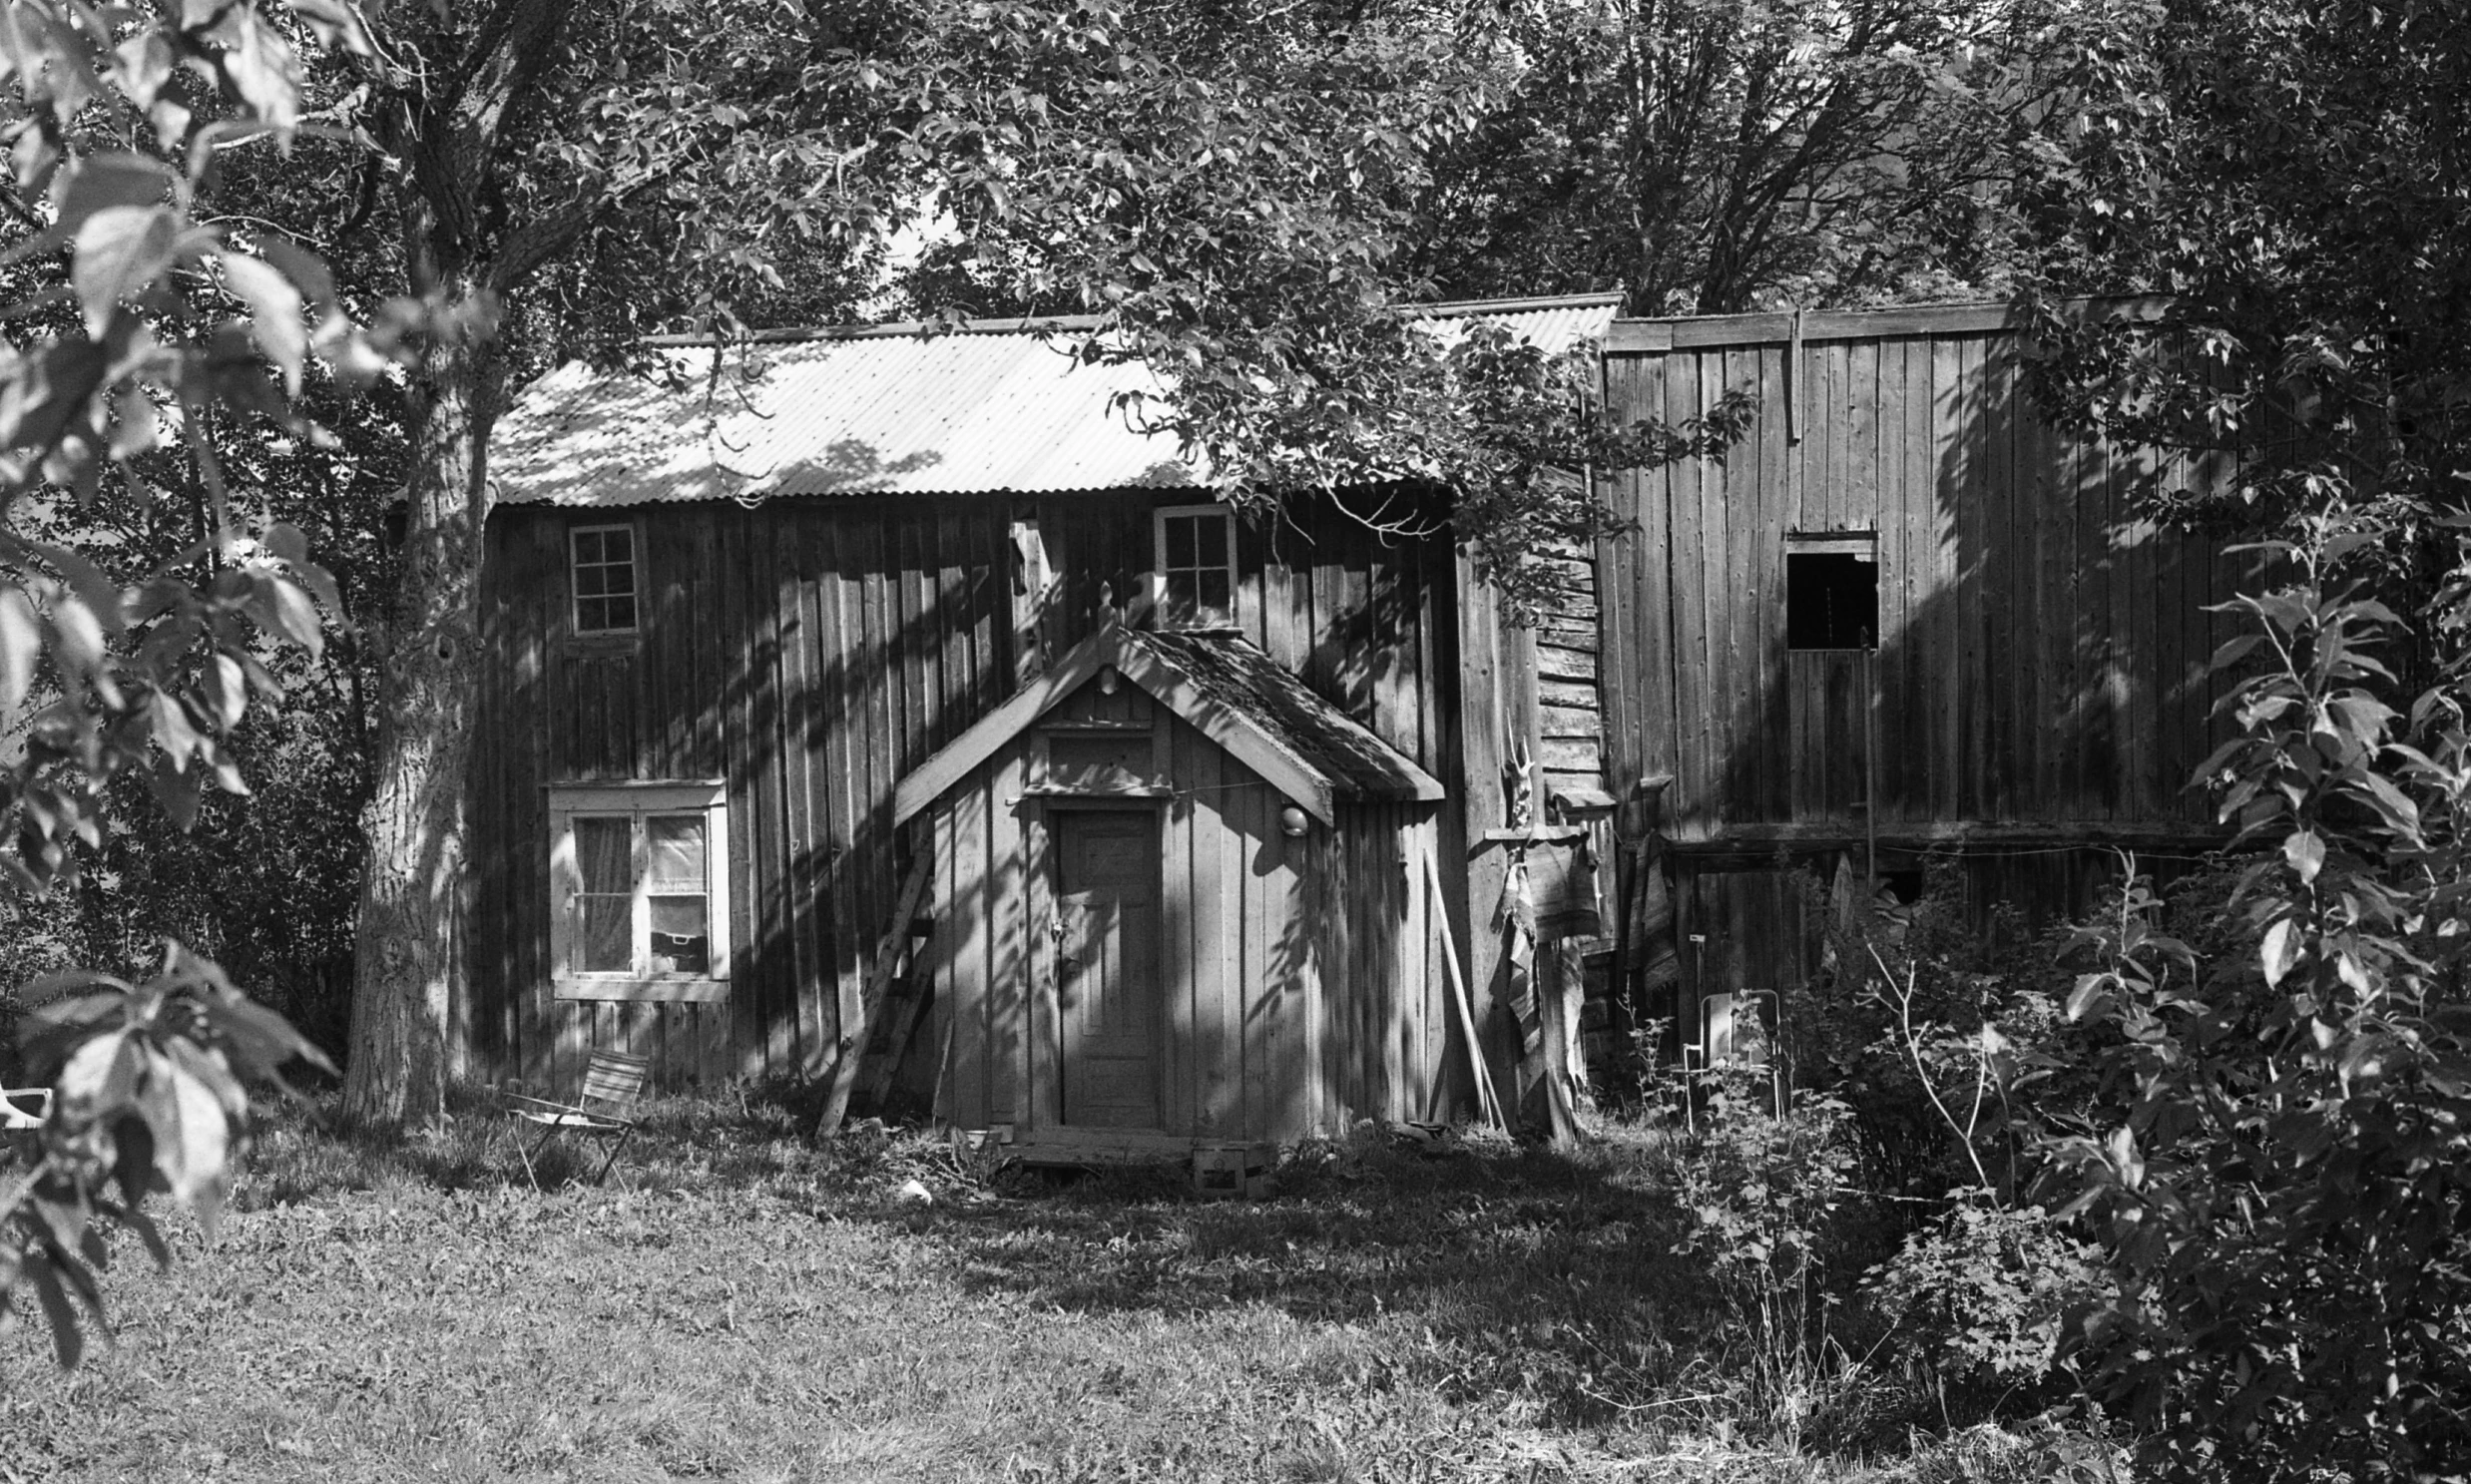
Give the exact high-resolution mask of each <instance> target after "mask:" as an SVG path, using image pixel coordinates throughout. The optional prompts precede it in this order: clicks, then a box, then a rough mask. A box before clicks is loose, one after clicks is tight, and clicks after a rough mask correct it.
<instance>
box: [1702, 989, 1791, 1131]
mask: <svg viewBox="0 0 2471 1484" xmlns="http://www.w3.org/2000/svg"><path fill="white" fill-rule="evenodd" d="M1775 1013H1776V994H1775V991H1774V990H1771V989H1744V990H1737V991H1728V990H1720V991H1717V992H1716V993H1713V994H1709V995H1705V996H1702V997H1701V999H1700V1001H1699V1044H1698V1045H1696V1046H1691V1045H1685V1046H1684V1047H1683V1048H1682V1070H1683V1072H1684V1073H1685V1074H1705V1073H1710V1072H1718V1071H1725V1070H1729V1069H1730V1070H1738V1071H1742V1072H1749V1073H1753V1074H1755V1073H1760V1072H1764V1073H1766V1074H1767V1081H1768V1088H1767V1111H1768V1112H1769V1113H1771V1114H1772V1113H1775V1112H1777V1111H1779V1110H1780V1109H1781V1108H1782V1107H1783V1106H1784V1068H1783V1066H1782V1065H1781V1064H1779V1063H1778V1062H1777V1061H1776V1060H1775V1059H1774V1058H1773V1057H1771V1056H1770V1055H1769V1054H1768V1053H1769V1050H1770V1047H1769V1045H1768V1040H1769V1037H1768V1030H1767V1023H1768V1021H1769V1019H1770V1018H1771V1017H1773V1016H1774V1014H1775ZM1694 1064H1696V1065H1694ZM1692 1101H1693V1103H1694V1104H1696V1102H1697V1099H1696V1098H1694V1099H1693V1100H1692ZM1692 1123H1693V1126H1694V1127H1696V1126H1697V1117H1696V1112H1695V1110H1694V1111H1693V1114H1692Z"/></svg>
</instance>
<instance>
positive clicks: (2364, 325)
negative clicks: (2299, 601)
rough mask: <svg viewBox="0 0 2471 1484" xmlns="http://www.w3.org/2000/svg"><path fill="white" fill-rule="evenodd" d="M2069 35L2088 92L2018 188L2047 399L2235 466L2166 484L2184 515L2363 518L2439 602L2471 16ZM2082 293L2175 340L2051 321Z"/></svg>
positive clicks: (2073, 94)
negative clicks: (2114, 303)
mask: <svg viewBox="0 0 2471 1484" xmlns="http://www.w3.org/2000/svg"><path fill="white" fill-rule="evenodd" d="M2068 41H2069V46H2068V49H2067V51H2066V52H2065V53H2064V54H2062V55H2058V56H2055V57H2054V59H2053V65H2054V67H2055V68H2056V69H2057V70H2058V72H2059V73H2060V75H2061V76H2062V77H2063V79H2064V87H2065V89H2066V92H2067V96H2068V97H2069V99H2070V101H2071V104H2070V106H2069V107H2067V108H2065V109H2061V110H2058V111H2056V112H2055V113H2053V114H2052V115H2050V116H2049V118H2048V120H2047V123H2046V124H2045V126H2044V127H2043V128H2042V129H2041V130H2040V131H2039V135H2038V138H2037V139H2036V140H2035V141H2034V142H2033V144H2032V146H2031V148H2030V150H2029V153H2028V154H2027V156H2026V159H2027V162H2028V171H2027V174H2026V179H2025V183H2024V187H2023V191H2024V199H2025V202H2026V217H2027V220H2028V221H2029V222H2030V223H2031V232H2032V236H2033V240H2034V247H2033V259H2034V261H2035V264H2036V272H2035V274H2034V280H2033V283H2032V285H2031V286H2032V287H2033V289H2034V291H2035V294H2036V295H2037V296H2038V297H2039V298H2040V300H2041V303H2042V308H2043V312H2042V315H2041V318H2040V322H2039V330H2040V336H2041V338H2042V340H2043V342H2044V350H2045V355H2046V358H2045V359H2043V360H2042V361H2040V362H2039V363H2038V364H2037V365H2036V367H2035V370H2036V373H2037V375H2038V377H2039V381H2040V388H2041V394H2042V396H2043V398H2044V400H2045V401H2046V403H2047V404H2048V405H2050V406H2052V407H2053V408H2055V409H2057V410H2059V411H2060V412H2062V413H2064V414H2067V415H2069V416H2071V417H2074V418H2076V419H2079V420H2082V421H2085V422H2089V423H2091V424H2093V425H2095V426H2099V427H2101V428H2104V429H2105V430H2106V431H2107V432H2108V433H2109V434H2110V435H2111V436H2113V437H2115V438H2117V439H2119V440H2121V441H2124V442H2130V443H2145V444H2151V445H2154V446H2159V447H2165V448H2177V449H2184V450H2191V451H2195V452H2199V453H2204V454H2210V455H2214V456H2216V458H2217V459H2218V461H2219V462H2220V464H2221V466H2222V469H2221V472H2223V473H2224V474H2226V475H2227V477H2225V478H2223V479H2220V480H2210V481H2190V482H2189V485H2190V487H2188V488H2181V487H2178V486H2177V485H2176V484H2174V485H2171V486H2168V487H2164V488H2160V489H2158V490H2156V491H2155V494H2156V495H2157V496H2158V497H2160V498H2161V499H2162V500H2163V501H2164V503H2165V505H2166V507H2167V508H2169V509H2172V510H2175V511H2176V512H2177V513H2179V514H2181V515H2183V516H2187V517H2190V518H2206V519H2217V520H2224V521H2230V522H2235V523H2241V524H2245V525H2246V526H2247V527H2248V528H2249V529H2252V530H2259V531H2263V532H2265V533H2269V534H2274V535H2278V536H2285V537H2288V536H2293V535H2295V527H2293V526H2290V525H2288V524H2287V523H2288V522H2290V521H2292V520H2294V519H2297V518H2301V517H2309V516H2323V515H2329V514H2330V515H2338V516H2341V517H2343V518H2345V519H2351V520H2357V521H2361V522H2363V524H2362V525H2361V527H2360V528H2361V529H2363V530H2369V531H2371V532H2372V533H2373V534H2375V535H2376V536H2377V538H2378V540H2377V543H2376V549H2377V550H2380V551H2381V552H2382V553H2383V554H2384V555H2385V557H2386V559H2387V564H2386V566H2385V569H2384V572H2385V577H2386V579H2387V580H2388V581H2391V582H2397V583H2401V584H2405V585H2407V586H2408V588H2409V590H2410V591H2411V592H2412V593H2416V594H2417V597H2416V598H2408V597H2406V598H2403V601H2404V602H2405V603H2406V605H2407V603H2410V602H2416V601H2419V599H2424V598H2425V597H2426V596H2427V595H2428V593H2429V591H2430V590H2431V586H2432V584H2433V581H2434V580H2435V579H2436V578H2437V577H2438V576H2439V575H2440V574H2441V573H2442V572H2443V571H2444V569H2445V567H2446V565H2447V561H2446V542H2445V540H2444V538H2443V533H2442V531H2441V530H2439V529H2438V528H2437V527H2436V526H2434V525H2433V524H2432V523H2431V522H2430V520H2429V515H2430V513H2431V512H2433V511H2440V510H2445V509H2458V508H2460V506H2461V503H2462V495H2463V491H2462V487H2461V483H2460V480H2461V475H2460V473H2459V472H2458V471H2460V470H2462V469H2463V468H2465V467H2466V460H2465V457H2464V455H2465V451H2466V450H2465V448H2464V444H2463V441H2462V440H2463V435H2464V423H2463V420H2462V418H2461V417H2460V415H2459V408H2460V406H2461V403H2462V401H2463V397H2464V391H2465V388H2466V387H2471V361H2467V360H2466V358H2465V357H2466V355H2471V351H2467V350H2466V348H2465V347H2466V346H2471V334H2466V329H2467V328H2471V325H2467V324H2466V320H2465V316H2466V314H2471V308H2467V307H2466V305H2471V293H2466V288H2471V254H2467V253H2466V252H2465V250H2464V248H2465V241H2464V236H2463V219H2462V213H2461V211H2460V202H2459V194H2460V185H2459V183H2460V182H2462V181H2463V180H2465V179H2471V134H2466V132H2465V131H2464V129H2463V127H2462V121H2461V117H2460V104H2459V98H2458V92H2459V84H2460V79H2461V77H2462V76H2463V73H2464V69H2465V67H2466V66H2471V16H2466V15H2465V13H2464V12H2463V10H2462V8H2461V7H2459V6H2447V5H2422V4H2405V5H2390V4H2381V3H2374V0H2335V3H2300V0H2169V3H2162V0H2136V3H2127V4H2120V5H2116V6H2107V7H2102V8H2099V9H2097V10H2095V11H2094V12H2092V14H2091V19H2090V22H2089V24H2087V25H2084V26H2082V27H2079V28H2076V29H2075V30H2073V31H2072V32H2071V33H2070V34H2069V37H2068ZM2087 291H2091V292H2124V291H2142V292H2149V293H2155V294H2160V295H2167V296H2168V300H2169V303H2170V306H2171V309H2170V316H2171V327H2170V330H2169V332H2168V333H2164V334H2155V333H2152V332H2150V331H2149V330H2147V329H2143V328H2139V327H2135V326H2131V325H2126V324H2121V323H2102V322H2092V323H2086V322H2074V323H2072V322H2070V321H2069V320H2068V319H2067V318H2066V317H2064V316H2062V315H2061V314H2059V313H2058V312H2057V306H2056V303H2055V301H2054V300H2055V296H2056V295H2059V294H2065V293H2070V292H2087ZM2205 490H2214V491H2218V493H2213V494H2206V493H2200V492H2199V491H2205ZM2387 596H2389V597H2402V595H2401V594H2400V593H2398V592H2390V593H2388V595H2387Z"/></svg>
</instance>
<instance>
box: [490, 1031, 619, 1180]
mask: <svg viewBox="0 0 2471 1484" xmlns="http://www.w3.org/2000/svg"><path fill="white" fill-rule="evenodd" d="M651 1076H652V1063H651V1062H650V1061H648V1060H647V1059H645V1058H643V1057H640V1056H629V1055H627V1054H626V1053H625V1052H623V1051H595V1052H594V1053H592V1055H591V1057H590V1058H588V1059H587V1060H586V1061H585V1063H584V1085H583V1090H582V1092H581V1094H580V1095H579V1096H578V1097H577V1098H576V1100H575V1101H574V1102H572V1103H553V1102H551V1101H550V1100H548V1099H547V1098H527V1097H525V1096H523V1095H522V1094H521V1093H510V1094H508V1095H507V1101H508V1102H509V1103H511V1104H523V1105H526V1106H523V1107H510V1108H509V1109H508V1110H507V1111H508V1112H509V1113H512V1114H513V1115H515V1117H517V1118H520V1119H523V1120H526V1121H527V1122H530V1123H534V1124H538V1125H539V1126H540V1127H541V1131H542V1132H541V1137H540V1139H539V1141H538V1142H537V1143H535V1144H534V1145H533V1146H532V1147H531V1148H530V1149H528V1150H527V1149H525V1148H524V1147H523V1138H522V1136H521V1135H520V1134H518V1135H517V1136H516V1139H515V1153H516V1154H517V1155H520V1156H521V1157H522V1158H523V1173H524V1177H525V1178H526V1179H528V1180H530V1181H531V1182H532V1189H534V1190H536V1191H537V1190H539V1189H540V1188H541V1177H540V1175H539V1173H538V1172H537V1171H535V1170H534V1169H533V1166H532V1162H533V1161H534V1160H535V1159H537V1158H539V1156H540V1154H541V1151H543V1150H545V1149H547V1148H548V1147H549V1141H551V1140H552V1139H555V1138H557V1137H558V1136H559V1135H560V1134H568V1133H572V1134H580V1135H583V1136H584V1137H586V1138H589V1139H598V1140H601V1141H602V1142H604V1143H607V1144H609V1146H610V1150H609V1158H607V1159H605V1160H603V1161H602V1162H601V1173H600V1174H598V1175H595V1176H594V1177H592V1183H593V1184H594V1185H596V1186H597V1185H599V1184H600V1183H601V1182H602V1181H604V1180H607V1179H608V1178H609V1169H610V1167H611V1166H612V1165H615V1164H617V1163H618V1156H619V1155H620V1154H621V1153H623V1152H624V1151H625V1149H626V1147H627V1141H628V1140H629V1139H631V1138H633V1137H635V1130H636V1128H637V1125H636V1122H635V1120H634V1119H633V1118H632V1117H631V1116H630V1112H631V1110H633V1108H634V1107H635V1100H636V1099H637V1098H639V1097H641V1096H642V1095H643V1092H644V1083H645V1082H646V1081H647V1080H648V1079H649V1078H650V1077H651Z"/></svg>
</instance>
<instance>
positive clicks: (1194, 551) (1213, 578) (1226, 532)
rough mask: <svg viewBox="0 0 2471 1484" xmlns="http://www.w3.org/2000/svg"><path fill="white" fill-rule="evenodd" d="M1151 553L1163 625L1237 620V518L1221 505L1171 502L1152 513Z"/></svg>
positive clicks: (1205, 625) (1211, 625)
mask: <svg viewBox="0 0 2471 1484" xmlns="http://www.w3.org/2000/svg"><path fill="white" fill-rule="evenodd" d="M1155 534H1156V538H1157V540H1156V546H1157V550H1156V551H1155V552H1154V553H1153V558H1154V563H1155V565H1154V566H1153V567H1152V569H1151V570H1152V571H1153V572H1154V573H1156V574H1157V576H1156V585H1157V592H1156V595H1155V596H1156V598H1157V601H1158V623H1159V627H1161V628H1163V629H1226V628H1232V627H1234V625H1235V623H1236V516H1235V512H1233V511H1231V510H1229V509H1228V508H1227V507H1226V506H1225V505H1170V506H1166V507H1164V508H1163V509H1161V510H1160V511H1159V512H1158V514H1157V517H1156V526H1155Z"/></svg>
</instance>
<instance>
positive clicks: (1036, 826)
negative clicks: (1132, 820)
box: [1022, 789, 1171, 1135]
mask: <svg viewBox="0 0 2471 1484" xmlns="http://www.w3.org/2000/svg"><path fill="white" fill-rule="evenodd" d="M1024 802H1025V803H1028V804H1029V805H1030V807H1029V808H1028V809H1027V810H1025V813H1027V815H1028V817H1027V818H1026V819H1025V820H1023V823H1024V824H1025V825H1026V826H1027V828H1026V829H1025V830H1024V831H1023V833H1024V834H1025V835H1026V836H1027V840H1026V843H1027V844H1028V846H1029V859H1028V860H1027V861H1026V862H1025V869H1026V873H1027V875H1028V877H1029V880H1028V882H1027V883H1026V884H1027V885H1028V887H1029V911H1030V916H1029V923H1028V927H1029V934H1028V936H1029V940H1030V943H1031V945H1032V946H1031V953H1030V957H1031V963H1030V965H1029V974H1030V984H1029V990H1030V993H1029V1002H1030V1006H1029V1008H1030V1044H1029V1048H1028V1049H1029V1059H1030V1066H1029V1096H1028V1098H1027V1100H1026V1109H1025V1113H1026V1117H1024V1118H1023V1119H1022V1124H1023V1125H1024V1127H1026V1128H1028V1129H1063V1128H1070V1127H1076V1126H1074V1125H1068V1124H1066V1123H1065V1121H1064V1082H1063V1078H1062V1075H1061V1074H1062V1072H1063V1067H1064V1006H1063V1002H1062V999H1061V998H1060V996H1059V995H1058V993H1057V988H1058V980H1057V971H1058V969H1059V967H1060V966H1059V965H1058V964H1057V962H1056V937H1055V934H1054V932H1053V931H1052V929H1051V924H1053V923H1054V922H1055V921H1056V920H1057V916H1056V913H1057V902H1056V869H1057V865H1058V861H1057V858H1056V840H1055V836H1056V828H1055V822H1054V816H1055V814H1056V813H1058V812H1068V813H1093V812H1107V813H1127V814H1131V813H1144V814H1148V815H1149V816H1150V820H1151V846H1152V848H1151V859H1153V860H1155V861H1156V862H1158V873H1159V879H1158V907H1157V911H1158V916H1159V923H1158V928H1159V932H1158V936H1159V950H1158V951H1159V956H1160V962H1159V963H1158V965H1157V968H1156V972H1157V974H1158V976H1159V978H1160V980H1161V982H1162V984H1164V981H1165V980H1166V979H1167V978H1168V977H1169V975H1168V973H1167V963H1166V955H1167V953H1168V951H1169V944H1168V941H1167V807H1166V806H1167V803H1168V800H1167V799H1166V798H1164V797H1161V796H1157V795H1150V796H1143V795H1140V794H1134V795H1130V796H1127V795H1126V794H1123V793H1110V792H1106V791H1103V790H1097V789H1093V790H1091V791H1090V792H1087V793H1063V792H1057V793H1045V794H1041V795H1038V796H1036V797H1034V798H1031V799H1026V800H1024ZM1163 992H1164V991H1162V993H1163ZM1165 1010H1166V1007H1165V1006H1164V1005H1162V1006H1161V1013H1160V1016H1159V1022H1158V1024H1159V1029H1158V1045H1157V1055H1158V1068H1159V1078H1160V1081H1161V1086H1160V1089H1159V1124H1160V1127H1159V1130H1158V1132H1160V1133H1165V1132H1166V1124H1167V1109H1168V1100H1167V1089H1166V1087H1165V1085H1164V1084H1165V1080H1166V1078H1167V1075H1168V1073H1169V1071H1170V1067H1169V1063H1170V1060H1171V1058H1170V1056H1169V1047H1168V1044H1167V1039H1168V1038H1167V1030H1168V1025H1169V1022H1170V1017H1168V1016H1167V1014H1166V1013H1165ZM1108 1132H1111V1133H1125V1134H1136V1135H1137V1134H1140V1133H1143V1132H1148V1131H1142V1130H1110V1131H1108Z"/></svg>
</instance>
